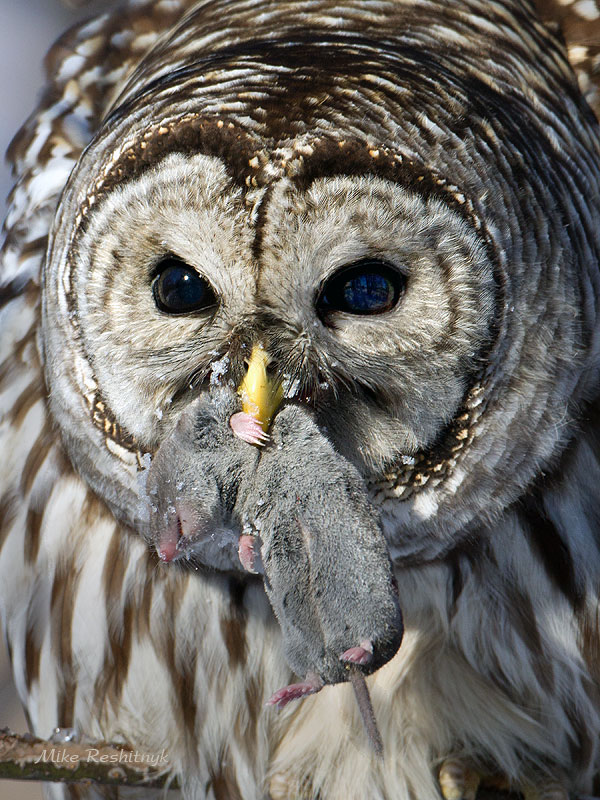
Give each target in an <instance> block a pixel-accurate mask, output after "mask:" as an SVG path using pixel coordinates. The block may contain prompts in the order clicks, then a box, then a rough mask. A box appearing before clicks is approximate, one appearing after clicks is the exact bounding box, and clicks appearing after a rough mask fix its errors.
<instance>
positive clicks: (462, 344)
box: [43, 42, 595, 558]
mask: <svg viewBox="0 0 600 800" xmlns="http://www.w3.org/2000/svg"><path fill="white" fill-rule="evenodd" d="M303 46H304V50H303V51H302V52H303V53H304V55H303V56H302V58H303V59H304V62H305V63H304V66H301V65H300V66H299V65H298V64H295V66H294V65H291V62H290V64H288V66H290V65H291V66H290V69H291V67H292V66H293V70H292V72H293V75H292V74H291V73H290V75H289V76H288V78H289V85H286V88H285V91H281V90H280V89H278V88H277V86H275V84H273V81H272V80H271V78H270V76H271V72H272V65H273V59H275V58H278V59H279V60H280V61H282V63H283V61H284V60H285V59H286V58H287V59H288V61H289V60H290V59H292V60H293V58H296V59H297V58H298V57H299V56H298V54H297V53H296V55H294V54H293V53H292V50H293V48H288V49H287V50H285V53H283V51H282V53H283V54H281V53H279V51H278V49H277V46H276V45H275V44H272V46H269V47H268V48H266V49H265V52H264V53H262V55H261V54H260V53H258V54H256V53H254V51H253V53H254V55H253V56H252V58H253V59H254V61H253V62H252V63H251V64H250V66H247V65H246V66H245V67H244V69H245V70H246V71H245V72H244V74H243V75H242V77H241V78H240V79H239V81H240V82H239V83H238V84H237V85H236V91H235V93H234V94H233V95H232V94H231V90H230V88H229V84H228V80H230V79H231V80H232V75H233V72H234V71H235V69H237V68H238V67H239V64H238V63H237V62H236V61H235V58H234V55H232V54H229V55H228V56H227V58H225V56H224V55H223V54H221V55H220V56H218V61H214V63H213V62H212V61H211V60H210V59H211V57H210V56H207V59H208V60H206V61H204V62H202V63H199V62H198V63H196V62H194V64H193V65H192V66H188V67H181V69H180V70H175V71H171V72H167V71H165V70H163V71H162V72H161V69H160V68H159V67H156V69H155V71H154V72H153V71H152V70H153V69H154V67H152V64H153V62H152V58H153V56H149V59H150V61H149V62H148V64H149V65H150V68H147V69H146V70H145V71H144V70H142V67H143V66H144V64H142V66H141V67H140V70H139V71H138V73H139V74H138V75H137V77H136V76H134V77H133V78H132V80H131V82H130V85H129V87H128V88H126V89H125V91H124V93H123V94H122V96H121V97H120V98H119V100H118V101H117V103H116V104H115V106H114V108H113V110H112V113H111V114H109V115H108V116H107V118H106V120H105V122H104V124H103V126H102V127H101V128H100V130H99V132H98V133H97V135H96V137H95V138H94V140H93V141H92V143H91V144H90V145H89V147H88V148H87V150H86V151H85V152H84V154H83V155H82V157H81V159H80V161H79V162H78V164H77V166H76V168H75V170H74V171H73V173H72V175H71V178H70V180H69V183H68V185H67V187H66V189H65V192H64V194H63V197H62V200H61V203H60V206H59V209H58V211H57V215H56V220H55V225H54V229H53V232H52V235H51V239H50V244H49V251H48V256H47V261H46V266H45V285H44V312H43V325H44V343H45V345H44V346H45V352H44V359H45V365H46V375H47V380H48V384H49V387H50V402H51V407H52V412H53V415H54V418H55V420H56V421H57V423H58V425H59V426H60V427H61V429H62V432H63V436H64V439H65V443H66V447H67V449H68V451H69V453H70V455H71V458H72V460H73V461H74V463H75V464H76V466H77V468H78V469H79V471H80V472H81V473H82V475H83V476H84V477H85V478H86V480H87V481H88V482H89V483H90V484H91V486H92V487H93V488H94V489H95V490H96V491H97V492H98V493H99V494H100V495H101V496H102V497H103V498H104V499H105V501H106V502H107V503H108V504H109V506H110V507H111V508H112V510H113V511H114V513H115V514H116V515H117V517H119V518H120V519H122V520H123V521H124V522H126V523H127V524H128V525H131V526H133V527H134V528H136V529H137V530H139V531H140V532H142V533H143V532H144V531H145V530H146V529H147V524H148V520H147V515H146V512H145V511H144V508H145V506H144V503H143V502H141V501H142V500H143V496H144V488H143V480H140V479H139V474H140V473H143V471H144V467H145V465H146V464H147V461H148V458H150V459H151V457H152V454H154V453H155V452H156V451H157V449H158V448H159V447H160V445H161V442H163V441H164V440H165V438H166V437H168V436H169V435H170V434H171V433H172V432H173V430H174V429H175V427H176V425H177V422H178V419H180V417H181V415H182V414H183V413H184V412H185V410H186V408H188V407H189V405H190V404H191V403H192V402H194V401H195V399H197V398H198V396H200V395H202V394H203V393H204V392H206V391H207V390H208V388H209V387H210V386H211V384H212V385H214V384H215V383H226V384H227V385H228V386H230V387H233V389H234V390H243V389H244V386H245V381H247V374H248V371H249V370H250V371H252V370H253V369H254V368H255V366H256V363H257V362H256V359H257V358H258V359H259V360H260V361H261V364H263V366H264V370H265V376H266V377H265V381H266V386H267V388H266V390H265V392H264V394H261V395H260V396H258V395H257V396H250V397H249V398H248V400H249V402H250V403H251V404H254V405H255V407H256V412H257V414H258V416H259V417H260V418H261V420H262V421H263V423H264V426H265V427H267V426H268V424H269V423H270V422H271V421H272V420H273V419H274V418H276V415H277V413H278V411H279V410H280V409H281V408H282V407H284V406H285V405H286V403H291V402H293V403H300V404H302V405H304V406H306V407H307V408H310V409H312V411H313V413H314V415H315V419H316V420H317V423H318V425H319V426H320V428H321V429H322V430H323V431H324V432H325V433H326V436H327V437H328V439H329V441H330V442H331V444H332V446H333V447H334V448H335V449H336V450H337V451H338V452H339V453H340V454H341V455H342V456H343V457H344V458H346V459H348V460H349V461H350V462H351V463H352V464H354V465H355V467H356V468H357V469H358V470H359V472H360V474H361V475H362V476H363V478H364V479H365V480H366V481H367V482H368V483H369V485H370V487H371V492H372V501H373V503H374V504H375V505H376V506H377V507H378V509H379V510H380V511H381V513H382V519H383V524H384V529H385V531H386V535H387V537H388V541H389V544H390V547H391V552H392V555H393V556H394V557H397V558H416V557H418V558H436V557H438V556H439V555H440V554H442V553H443V552H445V551H447V550H448V549H449V548H451V547H454V546H455V545H456V543H457V542H458V541H460V539H461V537H464V536H467V535H469V531H470V530H471V529H472V528H473V526H475V525H478V524H480V523H481V521H482V520H483V521H485V520H489V519H490V518H492V517H493V516H494V515H495V514H497V513H499V511H500V510H502V509H503V508H505V507H506V505H507V504H508V503H510V502H512V501H513V500H514V499H515V498H516V497H517V496H518V494H519V492H520V491H521V490H522V487H523V485H524V484H527V482H528V481H531V480H532V479H533V476H534V475H535V474H536V473H537V472H538V471H539V469H540V467H541V466H542V465H545V464H549V463H551V462H552V459H553V458H554V456H555V453H556V452H557V450H558V448H559V446H560V444H561V442H562V436H563V434H562V428H561V420H564V419H565V415H568V414H569V413H570V411H569V409H570V408H571V406H572V404H573V403H576V402H578V398H580V397H582V396H583V395H584V394H585V386H584V383H585V378H582V369H581V364H582V360H584V359H585V357H586V356H585V352H584V348H582V344H581V342H582V337H583V334H582V330H583V327H584V325H585V322H584V321H583V320H582V319H581V318H580V316H579V315H578V314H577V313H576V312H575V309H576V308H577V307H578V305H581V302H580V300H581V292H582V291H583V289H582V287H581V285H580V283H579V282H578V281H577V280H575V279H574V277H573V276H574V275H576V274H577V270H578V269H579V260H584V259H585V258H587V256H588V255H589V254H586V253H584V252H583V249H585V248H586V247H588V248H589V247H591V246H592V243H591V240H589V241H587V243H584V244H583V245H580V246H578V248H575V247H573V246H569V247H568V248H567V247H565V246H564V245H565V242H566V240H567V239H568V238H569V237H570V236H574V235H576V232H575V231H576V229H575V228H573V229H572V230H571V229H570V227H569V225H568V224H566V223H565V219H570V218H573V219H575V217H576V215H577V210H576V209H574V208H573V206H572V204H571V205H569V203H570V199H569V198H570V196H571V195H569V192H568V191H567V189H568V187H567V183H568V182H569V181H570V182H571V183H572V182H573V180H576V179H577V176H575V177H573V174H572V173H571V172H569V171H568V169H567V167H568V164H566V162H565V159H564V158H563V157H562V156H561V158H560V159H559V158H554V159H553V160H552V159H551V158H550V155H551V153H550V150H551V148H552V145H551V143H548V142H547V134H546V133H543V139H542V140H541V144H540V147H539V148H538V149H537V150H536V152H535V153H533V154H532V153H530V148H529V144H528V143H529V140H530V137H531V135H533V133H534V132H536V131H537V132H539V131H543V130H544V129H543V126H541V125H540V123H539V122H538V121H537V120H536V119H534V118H531V119H529V118H527V117H524V118H522V119H520V120H516V118H515V116H514V115H512V116H511V114H510V113H509V111H510V109H508V111H507V108H506V103H509V104H510V100H506V98H504V100H503V102H504V106H503V107H502V109H500V108H498V109H496V110H497V114H496V115H495V116H492V117H491V118H490V114H489V112H490V109H491V108H494V109H495V106H494V105H493V102H492V101H493V100H494V97H493V92H492V91H491V89H490V88H489V87H488V86H487V84H486V83H485V81H483V79H478V80H479V83H477V82H476V81H475V79H474V78H473V76H472V75H471V76H470V77H469V80H468V81H467V79H466V77H464V76H462V78H461V74H460V70H458V69H457V70H456V71H455V73H454V74H453V75H452V76H451V78H449V77H448V75H447V74H446V73H444V71H443V70H440V72H439V74H438V75H436V78H437V83H436V84H435V86H433V87H432V86H430V85H429V84H428V85H427V86H425V85H424V84H423V82H422V81H420V79H419V76H418V75H417V74H415V72H414V71H410V70H408V68H407V67H406V63H405V62H406V61H407V58H408V57H405V56H402V58H403V59H404V61H402V59H401V58H400V56H398V64H397V65H396V67H397V69H396V71H395V72H393V70H392V68H391V67H390V65H389V64H387V63H386V62H385V60H384V61H382V62H381V64H379V66H378V67H377V68H375V66H373V65H372V64H370V62H369V69H370V70H371V71H368V70H367V69H366V67H365V64H366V63H367V62H366V61H365V63H362V61H361V58H362V59H363V61H364V58H363V56H360V53H358V55H357V54H354V56H353V58H354V59H355V60H354V61H352V64H353V65H354V66H352V68H350V67H348V70H349V71H348V72H347V73H346V74H345V77H344V80H342V79H341V77H340V73H339V70H337V67H339V64H338V61H339V59H340V58H341V57H342V55H343V51H344V47H342V46H340V48H338V50H336V52H337V56H336V59H337V61H336V59H333V61H332V63H331V65H329V66H327V65H325V66H324V67H323V69H325V71H326V72H327V75H325V76H324V74H321V73H318V74H317V73H316V72H315V70H314V69H313V70H312V72H311V69H310V52H309V51H310V46H309V45H308V44H307V43H306V42H304V44H303ZM307 48H308V49H307ZM157 52H158V53H159V55H160V52H162V51H161V50H160V48H159V50H158V51H157ZM286 53H287V55H286ZM346 55H348V54H346ZM359 56H360V57H359ZM214 58H215V59H217V56H216V55H215V56H214ZM244 58H250V56H244ZM357 59H358V60H357ZM409 60H410V59H409ZM334 62H335V63H334ZM347 62H348V64H349V63H350V61H348V59H347ZM156 63H157V64H160V59H159V60H158V61H157V62H156ZM294 63H295V62H294ZM319 63H321V62H319ZM344 63H346V62H344ZM148 64H146V67H148ZM244 64H246V62H245V61H244ZM402 65H403V66H402ZM211 66H212V67H214V69H213V71H211V70H210V69H209V67H211ZM217 67H218V68H217ZM359 67H360V69H359ZM400 67H402V69H401V68H400ZM465 69H467V68H466V67H465ZM186 70H187V71H186ZM270 70H271V71H270ZM336 70H337V72H336ZM467 71H468V70H467ZM317 72H318V71H317ZM334 73H335V75H334ZM392 73H393V74H394V75H396V79H397V81H398V88H397V90H396V91H395V92H393V91H392V90H391V89H390V90H389V91H387V90H386V91H385V92H384V90H383V88H382V87H383V86H384V84H385V81H386V80H388V79H390V75H392ZM142 74H144V79H143V81H142V79H141V77H140V76H141V75H142ZM236 74H237V73H236ZM465 74H466V73H465ZM329 78H331V84H330V83H328V80H329ZM236 80H237V79H236ZM461 80H462V82H461ZM178 81H179V83H178ZM449 81H450V82H451V83H452V86H450V84H449ZM282 82H283V78H282ZM373 82H376V83H377V85H378V87H379V88H378V91H379V92H380V94H378V102H379V105H378V106H377V109H378V110H377V113H376V112H375V110H374V106H373V97H372V91H374V89H373V87H372V84H373ZM277 85H279V84H277ZM350 85H351V86H352V87H353V88H352V91H351V92H350V95H351V99H350V100H348V99H347V98H348V97H349V95H348V92H349V91H350V90H349V88H348V87H349V86H350ZM386 85H387V84H386ZM273 87H275V88H273ZM450 90H452V91H450ZM244 92H246V94H244ZM324 92H325V94H326V97H327V98H329V100H328V102H325V101H323V97H324V96H325V95H324V94H323V93H324ZM407 92H408V94H407ZM484 95H485V98H487V101H486V102H488V105H487V106H485V105H484V103H483V101H482V97H483V96H484ZM257 98H258V99H257ZM319 98H321V100H320V101H319V102H317V100H319ZM345 98H346V99H345ZM267 112H268V113H267ZM567 117H568V115H567ZM567 117H565V119H567V122H566V123H565V124H568V118H567ZM390 120H393V124H392V122H391V121H390ZM573 124H575V122H573ZM526 129H528V131H529V132H528V131H527V130H526ZM541 135H542V134H541V133H540V136H541ZM528 137H529V138H528ZM580 141H581V139H580ZM524 154H525V155H527V158H525V155H524ZM563 155H564V154H563ZM542 167H543V168H544V169H545V170H546V171H545V173H544V174H543V175H542ZM594 174H595V173H594ZM548 209H553V210H554V211H553V213H552V214H551V215H549V214H548ZM534 223H535V224H534ZM578 259H579V260H578ZM583 338H584V337H583ZM66 353H68V354H69V358H68V359H67V358H65V354H66ZM257 354H260V355H257ZM246 393H247V391H246ZM250 394H252V393H250ZM540 398H542V399H541V401H540ZM524 446H526V447H527V448H529V457H528V459H527V460H526V461H525V460H523V459H522V458H521V457H520V455H519V454H520V453H522V451H523V447H524Z"/></svg>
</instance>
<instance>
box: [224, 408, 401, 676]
mask: <svg viewBox="0 0 600 800" xmlns="http://www.w3.org/2000/svg"><path fill="white" fill-rule="evenodd" d="M271 436H272V443H271V444H270V445H268V446H267V447H265V448H264V449H263V450H262V451H261V456H260V459H259V461H258V462H257V464H256V468H255V471H254V473H253V474H251V476H250V478H251V479H250V480H249V481H248V482H247V483H246V484H245V485H243V486H241V487H240V494H239V496H238V500H237V503H236V511H237V513H238V514H239V513H240V511H242V513H243V514H244V515H245V516H246V517H247V518H251V520H252V523H253V525H254V527H255V528H256V530H257V533H258V534H259V535H260V539H261V556H262V562H263V566H264V570H265V589H266V592H267V595H268V597H269V600H270V602H271V605H272V607H273V610H274V612H275V615H276V616H277V619H278V620H279V624H280V626H281V630H282V632H283V636H284V642H285V652H286V658H287V660H288V663H289V664H290V666H291V667H292V669H293V670H294V672H296V673H297V674H298V675H307V674H309V673H310V672H316V673H317V675H319V676H320V678H321V679H322V680H323V681H324V682H325V683H338V682H340V681H345V680H348V678H349V676H348V666H347V665H346V664H345V663H343V662H342V661H341V660H340V656H341V654H342V653H343V652H344V651H346V650H348V649H349V648H351V647H353V646H356V645H358V644H359V643H360V642H361V641H364V640H370V641H371V642H372V644H373V659H372V661H371V662H370V663H369V664H368V665H366V666H365V667H364V668H363V669H364V671H365V672H368V673H370V672H373V671H375V670H376V669H378V668H379V667H381V666H382V665H383V664H385V663H386V662H387V661H389V660H390V658H392V656H393V655H394V654H395V653H396V651H397V650H398V647H399V646H400V640H401V638H402V618H401V613H400V607H399V605H398V599H397V595H396V592H395V590H394V579H393V573H392V566H391V563H390V558H389V555H388V551H387V546H386V543H385V539H384V537H383V534H382V532H381V529H380V527H379V523H378V519H377V515H376V514H375V512H374V510H373V508H372V506H371V504H370V502H369V499H368V496H367V490H366V486H365V483H364V480H363V479H362V477H361V476H360V474H359V472H358V470H357V469H356V467H354V465H352V464H351V463H350V462H349V461H348V460H347V459H345V458H344V457H343V456H341V455H340V454H339V453H338V452H337V451H336V450H335V449H334V447H333V445H332V444H331V442H330V441H329V439H328V438H327V437H326V435H325V434H324V433H323V432H322V431H321V430H320V429H319V427H318V425H317V423H316V422H315V420H314V418H313V414H312V413H311V411H310V409H308V408H306V407H304V406H300V405H288V406H285V407H284V408H283V409H281V411H280V412H279V413H278V414H277V416H276V417H275V421H274V423H273V427H272V431H271Z"/></svg>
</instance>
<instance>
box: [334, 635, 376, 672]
mask: <svg viewBox="0 0 600 800" xmlns="http://www.w3.org/2000/svg"><path fill="white" fill-rule="evenodd" d="M340 661H347V662H348V663H349V664H360V665H361V666H365V664H370V663H371V661H373V643H372V642H371V641H369V640H368V639H366V640H365V641H364V642H361V643H360V645H359V646H358V647H351V648H350V649H349V650H346V652H345V653H342V655H341V656H340Z"/></svg>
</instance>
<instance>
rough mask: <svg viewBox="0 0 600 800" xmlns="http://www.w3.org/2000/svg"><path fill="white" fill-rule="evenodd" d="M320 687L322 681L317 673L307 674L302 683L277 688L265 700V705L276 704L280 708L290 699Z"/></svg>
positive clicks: (303, 695)
mask: <svg viewBox="0 0 600 800" xmlns="http://www.w3.org/2000/svg"><path fill="white" fill-rule="evenodd" d="M322 688H323V681H322V680H321V678H320V677H319V676H318V675H307V676H306V680H305V681H302V683H292V684H290V685H289V686H284V687H283V689H279V691H277V692H275V694H274V695H273V696H272V697H270V698H269V699H268V700H267V703H266V705H268V706H277V708H280V709H281V708H285V706H287V704H288V703H289V702H290V701H291V700H301V699H302V698H303V697H306V696H307V695H309V694H316V692H318V691H320V690H321V689H322Z"/></svg>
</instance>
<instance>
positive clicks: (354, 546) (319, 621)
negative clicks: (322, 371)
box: [147, 387, 402, 752]
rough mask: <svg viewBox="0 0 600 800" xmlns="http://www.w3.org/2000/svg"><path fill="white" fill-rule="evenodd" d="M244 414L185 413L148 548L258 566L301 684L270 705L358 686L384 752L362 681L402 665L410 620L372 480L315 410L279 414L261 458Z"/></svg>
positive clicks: (169, 443) (226, 391)
mask: <svg viewBox="0 0 600 800" xmlns="http://www.w3.org/2000/svg"><path fill="white" fill-rule="evenodd" d="M239 408H240V403H239V398H238V397H237V395H236V394H235V392H234V391H233V389H231V388H227V387H211V389H210V390H209V391H207V392H205V393H203V394H202V395H200V397H198V398H197V399H196V400H194V401H193V402H192V403H191V404H190V405H189V406H188V407H187V408H186V409H185V410H184V411H183V412H182V415H181V417H180V419H179V421H178V423H177V425H176V426H175V428H174V430H173V431H172V433H171V434H170V435H169V436H168V437H167V438H166V439H165V440H164V442H163V443H162V444H161V446H160V448H159V449H158V451H157V452H156V454H155V456H154V458H153V460H152V464H151V466H150V470H149V472H148V478H147V493H148V497H149V501H150V505H151V507H152V509H153V513H151V515H150V518H151V521H150V534H149V538H150V541H151V542H152V543H153V544H154V545H155V546H156V548H157V550H158V553H159V555H160V557H161V559H162V560H164V561H174V560H181V559H183V558H188V559H192V560H193V558H194V557H195V556H198V558H199V560H201V561H203V562H204V561H205V557H206V553H207V552H210V553H211V557H212V558H213V560H216V562H217V565H218V566H221V567H222V568H238V569H239V566H240V564H241V566H242V567H243V568H244V569H247V570H250V571H254V572H256V571H260V570H259V564H260V561H261V560H262V566H263V567H264V572H265V577H264V583H265V589H266V592H267V596H268V598H269V601H270V603H271V606H272V608H273V610H274V612H275V615H276V617H277V620H278V622H279V625H280V627H281V631H282V634H283V640H284V648H285V654H286V660H287V661H288V664H289V665H290V667H291V668H292V670H293V671H294V672H295V673H296V674H297V675H299V676H302V677H303V678H304V680H303V681H302V682H300V683H297V684H292V685H291V686H287V687H284V688H283V689H280V690H279V691H278V692H277V693H276V694H274V695H273V697H272V698H271V701H270V703H272V704H275V705H277V706H279V707H281V706H283V705H285V704H286V703H287V702H289V701H290V700H293V699H297V698H300V697H303V696H305V695H307V694H312V693H314V692H316V691H318V690H319V689H320V688H321V687H322V686H324V685H325V684H334V683H340V682H342V681H347V680H350V681H351V682H352V685H353V686H354V689H355V692H356V695H357V699H358V700H359V706H360V709H361V713H362V715H363V720H364V721H365V725H366V727H367V730H368V732H369V736H370V740H371V742H372V744H373V747H374V748H375V750H376V751H377V752H381V738H380V736H379V733H378V732H377V727H376V724H375V719H374V715H373V711H372V708H371V705H370V700H369V695H368V691H367V688H366V684H365V682H364V674H370V673H372V672H374V671H375V670H377V669H379V667H381V666H383V664H385V663H386V662H387V661H389V660H390V659H391V658H392V657H393V656H394V655H395V653H396V651H397V650H398V647H399V646H400V642H401V639H402V616H401V612H400V607H399V604H398V598H397V590H396V589H395V582H394V578H393V572H392V566H391V563H390V559H389V556H388V552H387V547H386V543H385V540H384V537H383V534H382V532H381V529H380V527H379V524H378V519H377V515H376V513H375V511H374V510H373V508H372V506H371V504H370V502H369V499H368V496H367V490H366V486H365V483H364V480H363V479H362V477H361V476H360V474H359V473H358V471H357V469H356V468H355V467H354V466H353V465H352V464H351V463H350V462H349V461H348V460H347V459H345V458H344V457H343V456H341V455H340V454H339V453H338V452H337V451H336V450H335V448H334V447H333V445H332V444H331V442H330V441H329V439H328V438H327V436H326V434H325V433H323V432H322V431H321V430H320V429H319V427H318V425H317V423H316V422H315V420H314V415H313V412H312V411H311V410H310V409H308V408H305V407H303V406H300V405H292V404H290V405H287V406H284V407H283V408H281V410H280V411H279V413H278V414H277V415H276V417H275V421H274V423H273V426H272V430H271V439H270V441H268V443H267V444H266V446H265V447H264V448H262V449H259V448H258V447H254V446H252V444H258V445H262V444H265V443H266V442H267V437H266V436H264V435H263V434H262V431H261V429H260V426H259V425H257V424H256V423H255V421H254V420H253V419H252V418H250V417H249V415H247V414H244V413H240V411H239ZM249 442H250V443H249ZM211 548H213V550H214V549H215V548H216V549H217V550H218V549H219V548H220V551H219V553H218V556H222V559H221V561H219V560H218V557H217V556H214V553H212V551H211ZM234 562H235V563H234Z"/></svg>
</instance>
